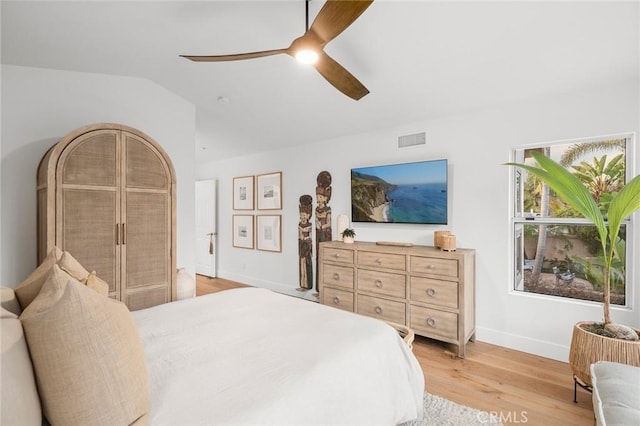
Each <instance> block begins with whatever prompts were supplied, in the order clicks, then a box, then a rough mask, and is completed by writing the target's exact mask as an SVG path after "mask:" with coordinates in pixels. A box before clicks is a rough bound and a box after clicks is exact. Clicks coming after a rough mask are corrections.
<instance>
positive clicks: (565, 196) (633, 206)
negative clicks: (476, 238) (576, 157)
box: [508, 152, 640, 395]
mask: <svg viewBox="0 0 640 426" xmlns="http://www.w3.org/2000/svg"><path fill="white" fill-rule="evenodd" d="M531 155H532V156H533V158H534V159H535V160H536V162H537V163H538V166H530V165H527V164H520V163H508V165H512V166H517V167H520V168H522V169H525V170H527V171H528V172H529V173H532V174H534V175H535V176H537V177H539V178H540V179H542V180H543V181H544V182H545V183H546V184H547V185H548V186H549V187H550V188H551V189H553V190H554V191H555V193H556V194H557V195H558V197H559V198H561V199H562V200H563V201H564V202H565V203H567V204H568V205H570V206H571V207H573V208H574V209H575V210H577V211H578V212H579V213H580V214H581V215H582V216H584V217H585V218H587V219H589V220H590V221H591V222H593V224H594V226H595V228H596V229H597V232H598V235H599V238H600V243H601V245H602V252H603V260H602V262H601V264H602V276H603V281H604V283H603V313H604V319H603V321H602V323H597V322H593V321H584V322H579V323H577V324H575V325H574V328H573V336H572V339H571V347H570V349H569V364H570V365H571V369H572V371H573V374H574V377H575V378H578V379H580V381H581V382H582V383H583V384H584V385H587V386H590V385H591V377H590V366H591V364H592V363H594V362H597V361H601V360H606V361H614V362H620V363H624V364H630V365H636V366H640V340H639V337H638V335H639V334H640V331H639V330H634V329H633V328H631V327H627V326H624V325H620V324H614V323H612V322H611V314H610V297H611V296H610V294H611V291H610V283H611V273H612V271H611V269H612V264H613V262H614V260H615V259H616V257H619V256H616V254H618V255H619V253H617V251H616V250H619V249H617V247H619V244H618V240H619V233H620V225H621V224H622V222H623V221H624V220H625V219H626V218H627V217H629V216H630V215H631V214H633V213H634V212H635V211H636V210H638V209H640V176H635V177H634V178H633V179H631V180H630V181H629V182H627V183H626V184H625V185H624V186H623V187H622V188H621V189H620V191H619V192H618V193H614V194H613V195H612V197H611V198H610V203H609V205H608V208H607V209H606V211H605V212H604V213H603V212H602V211H601V210H600V207H599V206H598V204H597V203H596V201H595V200H594V198H593V197H592V195H591V193H590V192H589V191H588V189H587V188H586V187H585V186H584V185H583V184H582V182H580V180H579V179H578V178H577V177H576V176H574V175H573V174H572V173H571V172H569V171H568V170H567V169H566V168H565V167H563V166H562V165H560V164H558V163H556V162H555V161H553V160H552V159H550V158H549V157H546V156H544V155H542V154H540V153H538V152H532V153H531ZM574 395H575V394H574Z"/></svg>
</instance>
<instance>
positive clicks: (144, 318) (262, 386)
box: [133, 288, 424, 425]
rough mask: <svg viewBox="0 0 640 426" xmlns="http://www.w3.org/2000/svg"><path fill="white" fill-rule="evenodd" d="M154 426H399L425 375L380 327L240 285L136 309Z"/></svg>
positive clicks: (418, 409)
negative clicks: (191, 297)
mask: <svg viewBox="0 0 640 426" xmlns="http://www.w3.org/2000/svg"><path fill="white" fill-rule="evenodd" d="M133 316H134V318H135V321H136V323H137V325H138V328H139V331H140V335H141V338H142V340H143V343H144V347H145V354H146V357H147V369H148V371H149V386H150V392H151V414H150V423H151V424H152V425H204V424H207V425H210V424H220V425H231V424H252V425H263V424H273V425H275V424H277V425H286V424H288V425H311V424H323V425H329V424H344V425H356V424H359V425H377V424H379V425H395V424H398V423H401V422H403V421H407V420H412V419H415V418H417V417H419V416H421V415H422V395H423V391H424V379H423V374H422V370H421V368H420V365H419V364H418V362H417V360H416V359H415V357H414V356H413V354H412V353H411V351H410V350H409V349H408V348H407V347H406V345H405V344H404V342H403V341H402V339H401V338H400V337H399V336H398V333H397V332H396V331H395V330H394V329H393V328H391V327H389V326H388V325H386V324H384V323H383V322H381V321H378V320H375V319H372V318H366V317H363V316H359V315H356V314H352V313H349V312H343V311H339V310H337V309H334V308H330V307H326V306H322V305H318V304H316V303H313V302H308V301H305V300H300V299H296V298H294V297H289V296H283V295H280V294H276V293H273V292H271V291H269V290H264V289H258V288H242V289H236V290H228V291H223V292H219V293H215V294H211V295H208V296H201V297H197V298H193V299H188V300H182V301H179V302H174V303H169V304H165V305H162V306H156V307H154V308H151V309H146V310H142V311H136V312H133Z"/></svg>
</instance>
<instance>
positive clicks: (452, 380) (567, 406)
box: [196, 275, 593, 426]
mask: <svg viewBox="0 0 640 426" xmlns="http://www.w3.org/2000/svg"><path fill="white" fill-rule="evenodd" d="M196 282H197V290H196V294H197V295H198V296H200V295H203V294H208V293H215V292H217V291H223V290H227V289H231V288H237V287H244V285H243V284H240V283H237V282H233V281H228V280H224V279H221V278H214V279H211V278H207V277H204V276H201V275H198V276H197V279H196ZM310 303H311V302H310ZM453 351H455V347H452V346H449V345H447V344H444V343H441V342H437V341H435V340H431V339H427V338H424V337H421V336H416V340H415V341H414V344H413V353H414V354H415V356H416V358H417V359H418V361H419V362H420V365H421V366H422V370H423V371H424V377H425V389H426V390H427V391H428V392H430V393H432V394H435V395H439V396H442V397H444V398H447V399H450V400H452V401H455V402H457V403H459V404H463V405H467V406H469V407H473V408H478V409H481V410H485V411H489V412H495V416H496V417H495V418H496V419H498V420H500V421H502V423H503V424H505V425H508V424H520V425H521V424H528V425H535V426H537V425H541V426H552V425H558V426H560V425H562V426H568V425H593V407H592V404H591V394H590V393H588V392H586V391H584V390H582V389H579V390H578V403H577V404H575V403H574V402H573V380H572V378H571V370H570V368H569V365H568V364H566V363H563V362H558V361H554V360H551V359H548V358H542V357H539V356H535V355H530V354H526V353H524V352H519V351H515V350H512V349H507V348H503V347H500V346H495V345H491V344H488V343H483V342H478V341H476V342H474V343H470V344H469V345H468V346H467V357H466V358H465V359H459V358H458V357H457V356H455V355H453V354H452V352H453ZM493 423H494V424H495V423H497V422H493ZM488 424H491V423H488Z"/></svg>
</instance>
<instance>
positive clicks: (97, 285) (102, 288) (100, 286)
mask: <svg viewBox="0 0 640 426" xmlns="http://www.w3.org/2000/svg"><path fill="white" fill-rule="evenodd" d="M82 284H84V285H86V286H87V287H89V288H90V289H91V290H93V291H95V292H97V293H98V294H101V295H103V296H105V297H109V284H107V282H106V281H104V280H103V279H102V278H100V277H98V276H97V275H96V271H91V273H90V274H89V276H88V277H87V279H85V280H83V281H82Z"/></svg>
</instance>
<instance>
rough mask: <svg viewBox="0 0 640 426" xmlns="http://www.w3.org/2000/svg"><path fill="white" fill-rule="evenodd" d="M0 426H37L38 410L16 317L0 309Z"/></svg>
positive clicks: (39, 424)
mask: <svg viewBox="0 0 640 426" xmlns="http://www.w3.org/2000/svg"><path fill="white" fill-rule="evenodd" d="M0 330H2V332H0V342H1V343H0V348H1V350H2V351H1V352H2V353H1V354H0V370H1V371H2V380H1V381H0V407H2V410H0V424H1V425H7V426H8V425H21V426H32V425H33V426H41V424H42V409H41V408H40V399H39V398H38V390H37V388H36V381H35V379H34V377H33V368H32V367H31V358H29V351H28V349H27V342H26V341H25V339H24V333H23V331H22V325H20V321H19V320H18V317H17V316H16V315H15V314H13V313H11V312H9V311H7V310H6V309H4V308H0Z"/></svg>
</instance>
